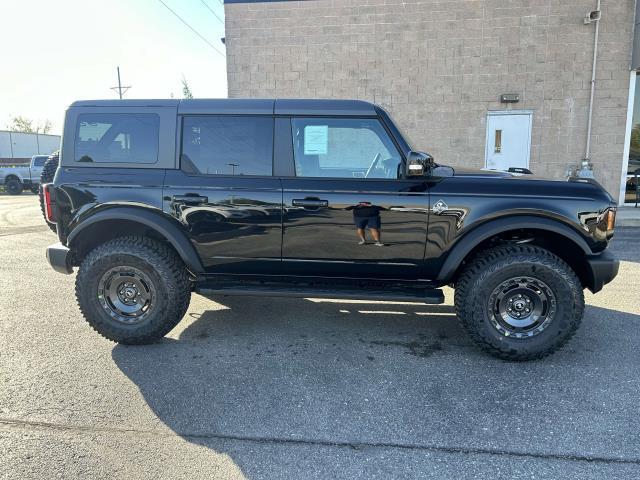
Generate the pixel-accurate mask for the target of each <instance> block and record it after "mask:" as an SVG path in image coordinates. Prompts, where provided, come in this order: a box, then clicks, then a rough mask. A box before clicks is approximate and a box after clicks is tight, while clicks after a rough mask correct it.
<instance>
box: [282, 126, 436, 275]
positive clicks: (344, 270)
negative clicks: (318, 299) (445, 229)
mask: <svg viewBox="0 0 640 480" xmlns="http://www.w3.org/2000/svg"><path fill="white" fill-rule="evenodd" d="M290 126H291V142H290V144H292V145H293V162H294V167H293V169H292V170H293V175H292V176H290V177H286V178H282V185H283V205H284V219H283V222H284V223H283V225H284V231H283V245H282V255H283V268H284V269H285V270H286V271H288V272H293V273H295V274H298V275H314V276H315V275H327V276H344V277H378V278H379V277H394V278H395V277H397V278H417V277H420V275H421V266H422V264H423V260H424V251H425V241H426V236H427V224H428V208H429V193H428V188H427V184H426V182H425V180H424V179H423V178H419V179H404V178H403V175H402V172H403V166H402V165H403V153H401V151H400V150H399V149H398V147H397V145H396V144H395V142H394V140H393V138H392V136H391V135H390V134H389V131H388V130H387V128H386V127H385V125H384V124H383V123H382V122H381V121H380V119H378V118H377V117H365V118H356V117H306V118H305V117H291V119H290ZM362 234H364V239H365V242H364V243H363V242H362V241H361V238H362ZM376 237H378V240H379V242H376Z"/></svg>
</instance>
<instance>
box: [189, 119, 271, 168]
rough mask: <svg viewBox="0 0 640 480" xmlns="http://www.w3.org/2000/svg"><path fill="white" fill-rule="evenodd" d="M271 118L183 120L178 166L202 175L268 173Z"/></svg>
mask: <svg viewBox="0 0 640 480" xmlns="http://www.w3.org/2000/svg"><path fill="white" fill-rule="evenodd" d="M272 163H273V118H272V117H259V116H231V115H206V116H205V115H202V116H187V117H185V118H184V121H183V129H182V155H181V156H180V165H181V168H182V170H183V171H185V172H187V173H194V174H202V175H261V176H271V175H272V171H273V167H272Z"/></svg>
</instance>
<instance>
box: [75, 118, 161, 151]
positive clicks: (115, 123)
mask: <svg viewBox="0 0 640 480" xmlns="http://www.w3.org/2000/svg"><path fill="white" fill-rule="evenodd" d="M159 128H160V117H159V116H158V115H157V114H155V113H82V114H80V115H79V116H78V123H77V127H76V138H75V161H76V162H93V163H156V162H157V161H158V137H159V133H158V132H159Z"/></svg>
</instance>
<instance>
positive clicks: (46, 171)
mask: <svg viewBox="0 0 640 480" xmlns="http://www.w3.org/2000/svg"><path fill="white" fill-rule="evenodd" d="M59 161H60V152H54V153H52V154H51V155H49V158H47V161H46V162H44V166H43V167H42V174H41V175H40V185H39V186H38V197H39V200H40V211H41V212H42V216H43V217H44V221H45V222H47V215H46V213H45V211H44V193H43V191H42V186H43V185H44V184H45V183H51V182H53V177H55V175H56V170H57V169H58V162H59ZM47 225H48V226H49V228H50V229H51V230H52V231H53V232H54V233H55V232H56V224H55V223H49V222H47Z"/></svg>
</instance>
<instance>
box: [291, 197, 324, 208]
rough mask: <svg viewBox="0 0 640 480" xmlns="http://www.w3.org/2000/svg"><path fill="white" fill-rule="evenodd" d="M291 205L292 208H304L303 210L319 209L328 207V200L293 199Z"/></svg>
mask: <svg viewBox="0 0 640 480" xmlns="http://www.w3.org/2000/svg"><path fill="white" fill-rule="evenodd" d="M291 205H293V206H294V207H304V208H321V207H328V206H329V200H320V199H319V198H304V199H300V198H294V199H293V200H291Z"/></svg>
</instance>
